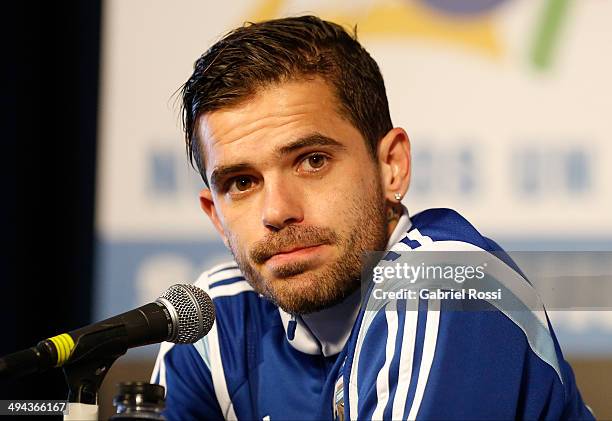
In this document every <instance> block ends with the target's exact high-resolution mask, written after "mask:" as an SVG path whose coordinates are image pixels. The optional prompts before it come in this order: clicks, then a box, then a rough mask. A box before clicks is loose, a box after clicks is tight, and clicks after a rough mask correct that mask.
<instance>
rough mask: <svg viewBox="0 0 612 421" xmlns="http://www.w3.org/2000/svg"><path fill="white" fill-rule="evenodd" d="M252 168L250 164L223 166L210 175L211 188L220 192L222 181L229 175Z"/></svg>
mask: <svg viewBox="0 0 612 421" xmlns="http://www.w3.org/2000/svg"><path fill="white" fill-rule="evenodd" d="M250 168H252V167H251V165H249V164H235V165H221V166H220V167H217V168H215V169H214V170H213V172H212V174H211V175H210V186H211V187H212V188H214V189H215V190H219V187H220V186H219V185H220V184H221V180H223V179H224V178H225V177H226V176H227V175H229V174H233V173H237V172H241V171H245V170H248V169H250Z"/></svg>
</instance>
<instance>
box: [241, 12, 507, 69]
mask: <svg viewBox="0 0 612 421" xmlns="http://www.w3.org/2000/svg"><path fill="white" fill-rule="evenodd" d="M285 3H286V2H285V0H260V1H259V4H258V5H257V7H256V8H255V10H254V11H253V13H252V14H251V15H250V16H249V20H251V21H254V22H259V21H262V20H268V19H274V18H278V17H281V16H282V15H281V13H282V11H283V6H284V4H285ZM330 4H333V2H330ZM356 6H359V5H354V6H353V7H352V8H351V9H348V8H347V10H334V9H331V8H325V9H319V10H315V13H317V14H319V16H321V17H322V18H324V19H327V20H330V21H333V22H338V23H342V24H346V23H351V24H353V25H354V24H355V23H357V24H358V32H359V34H360V35H367V36H384V37H387V38H422V39H427V40H435V41H439V42H442V43H444V44H449V45H457V46H466V47H469V48H472V49H474V50H477V51H479V52H481V53H483V54H486V55H489V56H494V57H498V56H500V55H501V53H502V46H501V45H500V42H499V40H498V38H497V36H496V33H495V25H494V22H493V19H492V16H491V14H479V15H475V16H456V15H450V14H444V13H443V12H440V11H438V10H433V9H430V8H428V7H427V6H425V5H423V4H420V3H418V2H416V1H415V0H411V1H406V0H405V1H395V2H380V1H379V2H376V4H374V5H372V6H369V7H363V6H362V7H361V10H359V9H357V7H356Z"/></svg>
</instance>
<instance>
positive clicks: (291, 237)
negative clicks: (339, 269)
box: [249, 225, 338, 264]
mask: <svg viewBox="0 0 612 421" xmlns="http://www.w3.org/2000/svg"><path fill="white" fill-rule="evenodd" d="M337 242H338V235H337V234H336V233H335V232H334V231H332V230H331V229H329V228H323V227H314V226H304V227H299V226H296V225H288V226H286V227H285V228H283V229H282V230H281V231H278V232H275V233H269V234H267V235H266V236H265V237H264V238H262V239H261V240H259V241H257V242H256V243H255V244H254V245H253V247H252V248H251V251H250V252H249V256H250V258H251V260H252V261H253V262H255V263H257V264H263V263H265V261H266V260H268V259H269V258H270V257H272V256H274V255H275V254H278V253H281V252H282V251H283V250H287V249H292V248H305V247H313V246H318V245H321V244H328V245H331V244H335V243H337Z"/></svg>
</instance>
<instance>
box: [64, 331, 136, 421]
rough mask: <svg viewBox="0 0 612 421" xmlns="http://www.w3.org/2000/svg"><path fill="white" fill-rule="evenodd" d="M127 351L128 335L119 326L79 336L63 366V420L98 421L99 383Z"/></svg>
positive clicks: (100, 383)
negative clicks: (65, 398) (65, 397)
mask: <svg viewBox="0 0 612 421" xmlns="http://www.w3.org/2000/svg"><path fill="white" fill-rule="evenodd" d="M83 349H85V350H86V351H82V350H83ZM127 349H128V344H127V334H126V332H125V328H123V327H122V326H112V325H109V326H100V329H97V330H96V331H92V332H88V333H86V334H84V335H82V336H80V337H79V339H78V342H77V343H76V344H75V348H74V350H73V353H72V357H71V359H70V362H69V363H67V364H65V365H64V367H63V371H64V377H65V378H66V383H67V384H68V389H69V392H68V412H67V414H65V415H64V420H66V421H68V420H70V421H71V420H85V421H90V420H91V421H97V420H98V391H99V389H100V386H101V385H102V381H103V380H104V377H106V374H107V373H108V370H109V369H110V368H111V366H112V365H113V363H114V362H115V361H116V360H117V358H119V357H120V356H121V355H123V354H125V353H126V351H127ZM79 354H82V355H79Z"/></svg>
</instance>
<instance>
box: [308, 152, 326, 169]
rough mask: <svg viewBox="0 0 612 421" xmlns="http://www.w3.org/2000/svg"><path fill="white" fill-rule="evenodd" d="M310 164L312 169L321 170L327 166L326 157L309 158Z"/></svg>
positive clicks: (314, 156)
mask: <svg viewBox="0 0 612 421" xmlns="http://www.w3.org/2000/svg"><path fill="white" fill-rule="evenodd" d="M308 163H309V164H310V166H311V167H312V168H321V167H322V166H323V164H325V157H324V156H323V155H312V156H310V157H309V158H308Z"/></svg>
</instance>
